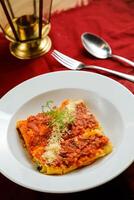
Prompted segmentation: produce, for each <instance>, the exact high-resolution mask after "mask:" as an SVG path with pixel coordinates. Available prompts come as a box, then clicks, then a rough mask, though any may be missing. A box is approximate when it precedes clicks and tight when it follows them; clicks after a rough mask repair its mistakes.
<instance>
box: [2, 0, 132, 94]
mask: <svg viewBox="0 0 134 200" xmlns="http://www.w3.org/2000/svg"><path fill="white" fill-rule="evenodd" d="M51 24H52V29H51V32H50V37H51V39H52V43H53V45H52V49H57V50H59V51H61V52H63V53H65V54H67V55H69V56H71V57H73V58H76V59H78V60H81V61H82V62H85V63H86V64H95V65H99V66H103V67H106V68H110V69H114V70H118V71H121V72H124V73H128V74H133V75H134V68H133V67H130V66H128V65H127V64H125V63H123V62H119V61H117V60H113V59H110V58H109V59H105V60H100V59H96V58H94V57H92V56H90V55H89V54H88V53H87V52H86V51H85V50H84V48H83V47H82V44H81V39H80V36H81V34H82V33H83V32H92V33H95V34H98V35H99V36H101V37H103V38H104V39H105V40H106V41H107V42H108V43H109V44H110V45H111V47H112V50H113V53H114V54H117V55H121V56H124V57H126V58H128V59H131V60H133V61H134V2H133V1H125V0H118V1H115V0H110V1H108V0H101V1H100V0H93V1H91V3H89V5H88V6H83V7H78V8H74V9H71V10H68V11H65V12H61V13H55V14H53V16H52V18H51ZM8 45H9V43H8V41H7V40H6V39H5V38H4V36H3V35H2V34H1V35H0V96H2V95H4V94H5V93H6V92H7V91H8V90H10V89H11V88H13V87H14V86H16V85H17V84H19V83H21V82H22V81H24V80H27V79H29V78H31V77H34V76H37V75H39V74H44V73H47V72H52V71H59V70H66V68H64V67H63V66H61V64H59V63H58V62H57V61H56V60H54V59H53V58H52V56H51V51H50V52H49V53H47V54H46V55H43V56H41V57H39V58H36V59H32V60H19V59H17V58H15V57H13V56H12V55H11V54H10V52H9V49H8ZM87 71H90V70H87ZM96 72H97V71H96ZM99 73H102V74H103V75H106V76H109V77H111V78H113V79H115V80H117V81H118V82H120V83H121V84H123V85H124V86H126V87H127V88H128V89H129V90H130V91H131V92H132V93H134V83H132V82H130V81H127V80H125V79H122V78H119V77H116V76H112V75H109V74H108V73H104V72H101V71H100V72H99Z"/></svg>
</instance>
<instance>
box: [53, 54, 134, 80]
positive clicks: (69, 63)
mask: <svg viewBox="0 0 134 200" xmlns="http://www.w3.org/2000/svg"><path fill="white" fill-rule="evenodd" d="M51 55H52V56H53V57H54V58H55V59H56V60H57V61H58V62H59V63H61V64H62V65H63V66H65V67H67V68H68V69H72V70H80V69H83V68H87V69H95V70H101V71H104V72H108V73H109V74H113V75H116V76H119V77H122V78H125V79H127V80H129V81H132V82H134V76H133V75H129V74H125V73H122V72H119V71H115V70H111V69H107V68H103V67H100V66H95V65H85V64H84V63H82V62H80V61H78V60H75V59H73V58H70V57H69V56H66V55H65V54H63V53H61V52H59V51H57V50H53V52H52V54H51Z"/></svg>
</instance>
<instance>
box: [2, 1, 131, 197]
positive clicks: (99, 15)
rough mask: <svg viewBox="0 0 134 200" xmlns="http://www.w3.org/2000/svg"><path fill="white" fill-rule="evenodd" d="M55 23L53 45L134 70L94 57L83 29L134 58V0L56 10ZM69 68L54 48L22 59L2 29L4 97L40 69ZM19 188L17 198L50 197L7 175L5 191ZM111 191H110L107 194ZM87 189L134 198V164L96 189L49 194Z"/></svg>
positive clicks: (94, 193) (94, 194) (9, 194)
mask: <svg viewBox="0 0 134 200" xmlns="http://www.w3.org/2000/svg"><path fill="white" fill-rule="evenodd" d="M51 24H52V29H51V32H50V37H51V39H52V43H53V46H52V49H57V50H59V51H61V52H63V53H65V54H67V55H69V56H71V57H74V58H77V59H79V60H81V61H83V62H85V63H87V64H95V65H100V66H103V67H106V68H111V69H114V70H118V71H121V72H124V73H128V74H133V75H134V68H133V67H130V66H128V65H127V64H124V63H122V62H119V61H117V60H116V61H115V60H113V59H105V60H99V59H95V58H93V57H92V56H90V55H89V54H88V53H87V52H86V51H85V50H84V48H83V47H82V44H81V40H80V36H81V34H82V33H83V32H93V33H95V34H98V35H100V36H101V37H103V38H104V39H105V40H107V42H109V44H110V45H111V47H112V49H113V53H114V54H117V55H122V56H124V57H126V58H128V59H131V60H134V1H126V0H118V1H116V0H110V1H109V0H93V1H92V2H91V3H90V4H89V5H88V6H85V7H80V8H75V9H71V10H69V11H66V12H62V13H57V14H56V13H55V14H53V16H52V18H51ZM64 69H65V68H64V67H63V66H61V65H60V64H59V63H58V62H57V61H55V60H54V59H53V58H52V57H51V51H50V52H49V53H47V54H46V55H44V56H41V57H39V58H36V59H33V60H19V59H16V58H15V57H13V56H12V55H11V54H10V53H9V50H8V41H7V40H6V39H4V37H3V35H2V34H1V35H0V96H1V97H2V96H3V95H4V94H5V93H6V92H7V91H9V90H10V89H11V88H13V87H14V86H16V85H17V84H19V83H21V82H22V81H24V80H27V79H29V78H31V77H34V76H37V75H39V74H44V73H48V72H53V71H59V70H64ZM87 71H88V70H87ZM100 73H102V72H100ZM103 74H104V75H106V76H109V77H111V78H113V79H115V80H117V81H119V82H120V83H121V84H123V85H124V86H126V87H127V88H128V89H129V90H130V91H131V92H132V93H134V83H132V82H130V81H127V80H124V79H121V78H118V77H116V76H111V75H109V74H107V73H104V72H103ZM116 164H117V163H116ZM16 194H17V195H18V196H17V198H20V199H23V198H27V196H28V197H29V198H30V197H31V198H32V199H41V198H42V197H45V195H43V194H41V193H39V192H33V191H30V190H28V189H24V188H22V187H20V186H18V185H16V184H14V183H12V182H11V181H9V180H8V179H6V178H5V177H4V176H2V175H1V176H0V197H1V198H4V199H10V200H12V199H16ZM19 194H20V196H19ZM105 194H107V195H108V196H107V197H105ZM83 195H88V196H89V197H90V196H91V197H92V198H93V197H95V198H97V196H98V195H99V196H100V197H101V195H102V196H103V199H107V198H108V199H113V198H120V199H126V200H130V199H134V165H131V166H130V167H129V168H128V169H127V170H126V171H125V172H124V173H122V174H121V175H120V176H118V177H117V178H116V179H114V180H113V181H111V182H109V183H107V184H106V185H104V186H101V187H99V188H96V189H94V190H91V191H87V192H83V193H78V194H74V195H71V194H70V195H69V194H68V195H65V196H63V195H56V196H54V195H49V196H47V199H53V198H55V197H56V198H57V197H58V198H64V199H75V198H77V199H80V198H83ZM95 198H94V199H95Z"/></svg>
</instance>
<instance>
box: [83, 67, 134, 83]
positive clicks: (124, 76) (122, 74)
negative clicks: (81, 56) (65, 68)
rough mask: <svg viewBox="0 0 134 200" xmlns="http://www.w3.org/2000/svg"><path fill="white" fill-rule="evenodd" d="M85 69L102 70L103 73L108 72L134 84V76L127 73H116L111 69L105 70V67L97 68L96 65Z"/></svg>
mask: <svg viewBox="0 0 134 200" xmlns="http://www.w3.org/2000/svg"><path fill="white" fill-rule="evenodd" d="M85 68H89V69H96V70H101V71H104V72H108V73H110V74H114V75H116V76H119V77H122V78H125V79H127V80H129V81H132V82H134V76H133V75H129V74H125V73H122V72H118V71H115V70H111V69H107V68H103V67H99V66H95V65H89V66H86V67H85Z"/></svg>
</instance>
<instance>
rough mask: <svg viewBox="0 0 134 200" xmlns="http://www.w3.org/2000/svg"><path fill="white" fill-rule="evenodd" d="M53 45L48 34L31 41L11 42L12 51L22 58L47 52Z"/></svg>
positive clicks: (33, 56) (30, 57)
mask: <svg viewBox="0 0 134 200" xmlns="http://www.w3.org/2000/svg"><path fill="white" fill-rule="evenodd" d="M51 46H52V43H51V40H50V38H49V37H48V36H46V37H45V38H42V39H38V40H35V41H34V40H32V41H29V42H11V43H10V52H11V54H12V55H14V56H15V57H17V58H20V59H32V58H36V57H38V56H41V55H43V54H45V53H47V52H48V51H49V50H50V48H51Z"/></svg>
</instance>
